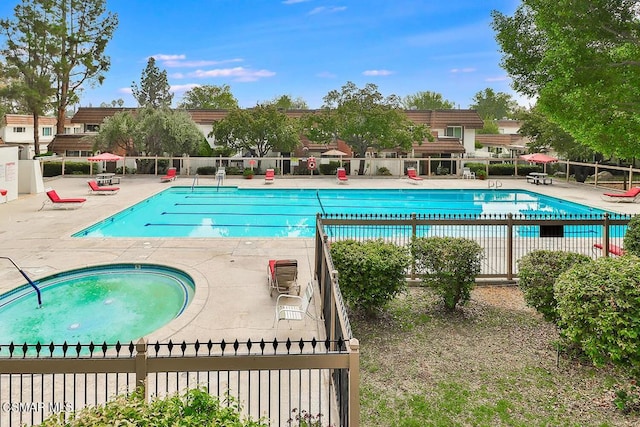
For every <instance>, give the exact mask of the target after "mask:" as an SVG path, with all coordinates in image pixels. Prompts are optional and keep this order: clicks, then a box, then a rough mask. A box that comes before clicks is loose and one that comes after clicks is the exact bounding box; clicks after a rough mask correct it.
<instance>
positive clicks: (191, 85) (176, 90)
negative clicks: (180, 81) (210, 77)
mask: <svg viewBox="0 0 640 427" xmlns="http://www.w3.org/2000/svg"><path fill="white" fill-rule="evenodd" d="M198 86H200V85H199V84H197V83H189V84H186V85H171V92H173V93H182V92H186V91H188V90H191V89H193V88H194V87H198Z"/></svg>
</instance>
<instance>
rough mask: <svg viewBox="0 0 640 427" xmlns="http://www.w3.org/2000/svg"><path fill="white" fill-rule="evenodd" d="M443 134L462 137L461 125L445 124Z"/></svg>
mask: <svg viewBox="0 0 640 427" xmlns="http://www.w3.org/2000/svg"><path fill="white" fill-rule="evenodd" d="M444 135H445V136H453V137H455V138H460V139H462V126H447V128H446V129H445V131H444Z"/></svg>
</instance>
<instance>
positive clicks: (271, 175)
mask: <svg viewBox="0 0 640 427" xmlns="http://www.w3.org/2000/svg"><path fill="white" fill-rule="evenodd" d="M275 179H276V171H275V170H273V169H267V171H266V172H265V174H264V183H265V184H273V181H275Z"/></svg>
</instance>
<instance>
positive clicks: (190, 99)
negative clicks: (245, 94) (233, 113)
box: [178, 85, 238, 110]
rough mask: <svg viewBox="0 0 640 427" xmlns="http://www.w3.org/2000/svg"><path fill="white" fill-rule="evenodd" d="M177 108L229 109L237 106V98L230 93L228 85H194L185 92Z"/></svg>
mask: <svg viewBox="0 0 640 427" xmlns="http://www.w3.org/2000/svg"><path fill="white" fill-rule="evenodd" d="M178 108H184V109H203V110H206V109H212V110H231V109H233V108H238V100H237V99H236V98H235V97H234V96H233V94H232V93H231V87H230V86H229V85H222V86H213V85H204V86H196V87H194V88H193V89H190V90H188V91H187V92H185V94H184V96H183V97H182V101H181V102H180V103H179V104H178Z"/></svg>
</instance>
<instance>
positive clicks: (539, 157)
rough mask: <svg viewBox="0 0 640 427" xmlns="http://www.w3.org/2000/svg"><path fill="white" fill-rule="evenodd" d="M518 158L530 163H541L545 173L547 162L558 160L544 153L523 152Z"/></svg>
mask: <svg viewBox="0 0 640 427" xmlns="http://www.w3.org/2000/svg"><path fill="white" fill-rule="evenodd" d="M520 158H521V159H523V160H526V161H528V162H531V163H541V164H543V165H544V171H545V173H546V172H547V163H553V162H557V161H558V159H556V158H555V157H551V156H549V155H547V154H544V153H533V154H523V155H522V156H520Z"/></svg>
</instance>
